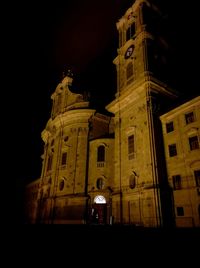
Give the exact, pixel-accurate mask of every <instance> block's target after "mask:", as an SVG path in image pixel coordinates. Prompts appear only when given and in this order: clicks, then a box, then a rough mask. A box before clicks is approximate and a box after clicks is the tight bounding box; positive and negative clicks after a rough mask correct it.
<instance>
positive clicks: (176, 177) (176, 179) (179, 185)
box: [172, 175, 182, 190]
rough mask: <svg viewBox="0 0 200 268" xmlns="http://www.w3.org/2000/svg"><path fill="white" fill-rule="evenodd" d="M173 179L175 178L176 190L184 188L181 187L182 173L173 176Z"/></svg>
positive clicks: (174, 185)
mask: <svg viewBox="0 0 200 268" xmlns="http://www.w3.org/2000/svg"><path fill="white" fill-rule="evenodd" d="M172 180H173V187H174V190H180V189H181V188H182V187H181V176H180V175H175V176H172Z"/></svg>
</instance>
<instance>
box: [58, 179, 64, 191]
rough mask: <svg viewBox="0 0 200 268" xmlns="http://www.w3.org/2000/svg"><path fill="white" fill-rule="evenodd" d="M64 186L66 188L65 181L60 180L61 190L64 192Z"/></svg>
mask: <svg viewBox="0 0 200 268" xmlns="http://www.w3.org/2000/svg"><path fill="white" fill-rule="evenodd" d="M64 186H65V182H64V180H63V179H62V180H60V182H59V190H60V191H62V190H63V189H64Z"/></svg>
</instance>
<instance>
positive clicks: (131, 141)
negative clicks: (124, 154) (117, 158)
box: [128, 135, 135, 159]
mask: <svg viewBox="0 0 200 268" xmlns="http://www.w3.org/2000/svg"><path fill="white" fill-rule="evenodd" d="M134 152H135V144H134V135H130V136H129V137H128V158H129V159H133V158H134Z"/></svg>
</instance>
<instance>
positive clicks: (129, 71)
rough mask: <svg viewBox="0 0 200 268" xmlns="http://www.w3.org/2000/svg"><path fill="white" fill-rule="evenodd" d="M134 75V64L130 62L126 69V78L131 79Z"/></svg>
mask: <svg viewBox="0 0 200 268" xmlns="http://www.w3.org/2000/svg"><path fill="white" fill-rule="evenodd" d="M132 75H133V63H132V62H129V64H128V65H127V67H126V78H127V79H129V78H130V77H131V76H132Z"/></svg>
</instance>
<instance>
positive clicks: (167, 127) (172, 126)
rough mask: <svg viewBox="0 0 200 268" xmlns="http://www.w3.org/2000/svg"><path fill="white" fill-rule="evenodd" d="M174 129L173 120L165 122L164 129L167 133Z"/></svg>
mask: <svg viewBox="0 0 200 268" xmlns="http://www.w3.org/2000/svg"><path fill="white" fill-rule="evenodd" d="M173 130H174V124H173V122H169V123H167V124H166V131H167V133H169V132H172V131H173Z"/></svg>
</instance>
